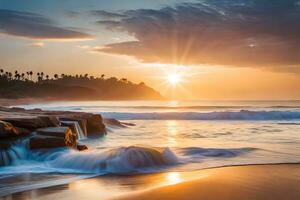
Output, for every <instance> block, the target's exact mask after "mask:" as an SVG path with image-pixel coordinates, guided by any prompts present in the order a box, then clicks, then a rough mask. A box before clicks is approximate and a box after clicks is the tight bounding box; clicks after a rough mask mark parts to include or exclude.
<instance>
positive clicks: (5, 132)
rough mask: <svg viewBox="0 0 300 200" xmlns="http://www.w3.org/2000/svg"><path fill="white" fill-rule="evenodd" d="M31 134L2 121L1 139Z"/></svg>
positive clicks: (0, 125) (0, 126)
mask: <svg viewBox="0 0 300 200" xmlns="http://www.w3.org/2000/svg"><path fill="white" fill-rule="evenodd" d="M28 134H30V131H28V130H27V129H24V128H18V127H14V126H13V125H12V124H11V123H9V122H5V121H1V120H0V138H13V137H19V136H25V135H28Z"/></svg>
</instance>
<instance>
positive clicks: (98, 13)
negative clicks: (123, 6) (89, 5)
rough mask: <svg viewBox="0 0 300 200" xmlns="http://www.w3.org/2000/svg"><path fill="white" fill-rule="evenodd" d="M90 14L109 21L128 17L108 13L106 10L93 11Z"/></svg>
mask: <svg viewBox="0 0 300 200" xmlns="http://www.w3.org/2000/svg"><path fill="white" fill-rule="evenodd" d="M89 13H90V14H91V15H93V16H97V17H101V18H107V19H112V18H124V17H126V15H123V14H121V13H113V12H108V11H105V10H91V11H90V12H89Z"/></svg>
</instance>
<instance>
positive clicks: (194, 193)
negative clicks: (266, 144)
mask: <svg viewBox="0 0 300 200" xmlns="http://www.w3.org/2000/svg"><path fill="white" fill-rule="evenodd" d="M195 177H200V178H196V179H194V180H190V181H187V182H183V183H178V184H175V185H170V186H164V187H159V188H156V189H152V190H148V191H144V192H139V193H136V194H131V195H127V196H121V197H119V198H115V199H117V200H129V199H130V200H135V199H136V200H159V199H164V200H183V199H188V200H198V199H206V200H217V199H224V200H225V199H230V200H240V199H255V200H283V199H288V200H298V199H299V198H300V165H299V164H295V165H255V166H239V167H226V168H218V169H209V170H202V171H199V172H195Z"/></svg>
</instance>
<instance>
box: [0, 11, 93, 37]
mask: <svg viewBox="0 0 300 200" xmlns="http://www.w3.org/2000/svg"><path fill="white" fill-rule="evenodd" d="M0 33H4V34H8V35H13V36H20V37H25V38H30V39H58V40H66V39H67V40H71V39H89V38H91V37H92V36H91V35H89V34H87V33H84V32H80V31H76V30H72V29H70V28H64V27H60V26H58V25H57V24H56V23H55V22H54V21H52V20H51V19H49V18H46V17H44V16H42V15H40V14H35V13H30V12H20V11H14V10H3V9H0Z"/></svg>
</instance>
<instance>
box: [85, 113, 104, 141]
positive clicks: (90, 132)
mask: <svg viewBox="0 0 300 200" xmlns="http://www.w3.org/2000/svg"><path fill="white" fill-rule="evenodd" d="M86 129H87V136H88V137H101V136H103V135H106V130H105V125H104V123H103V119H102V116H101V115H92V116H90V117H89V118H87V124H86Z"/></svg>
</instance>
